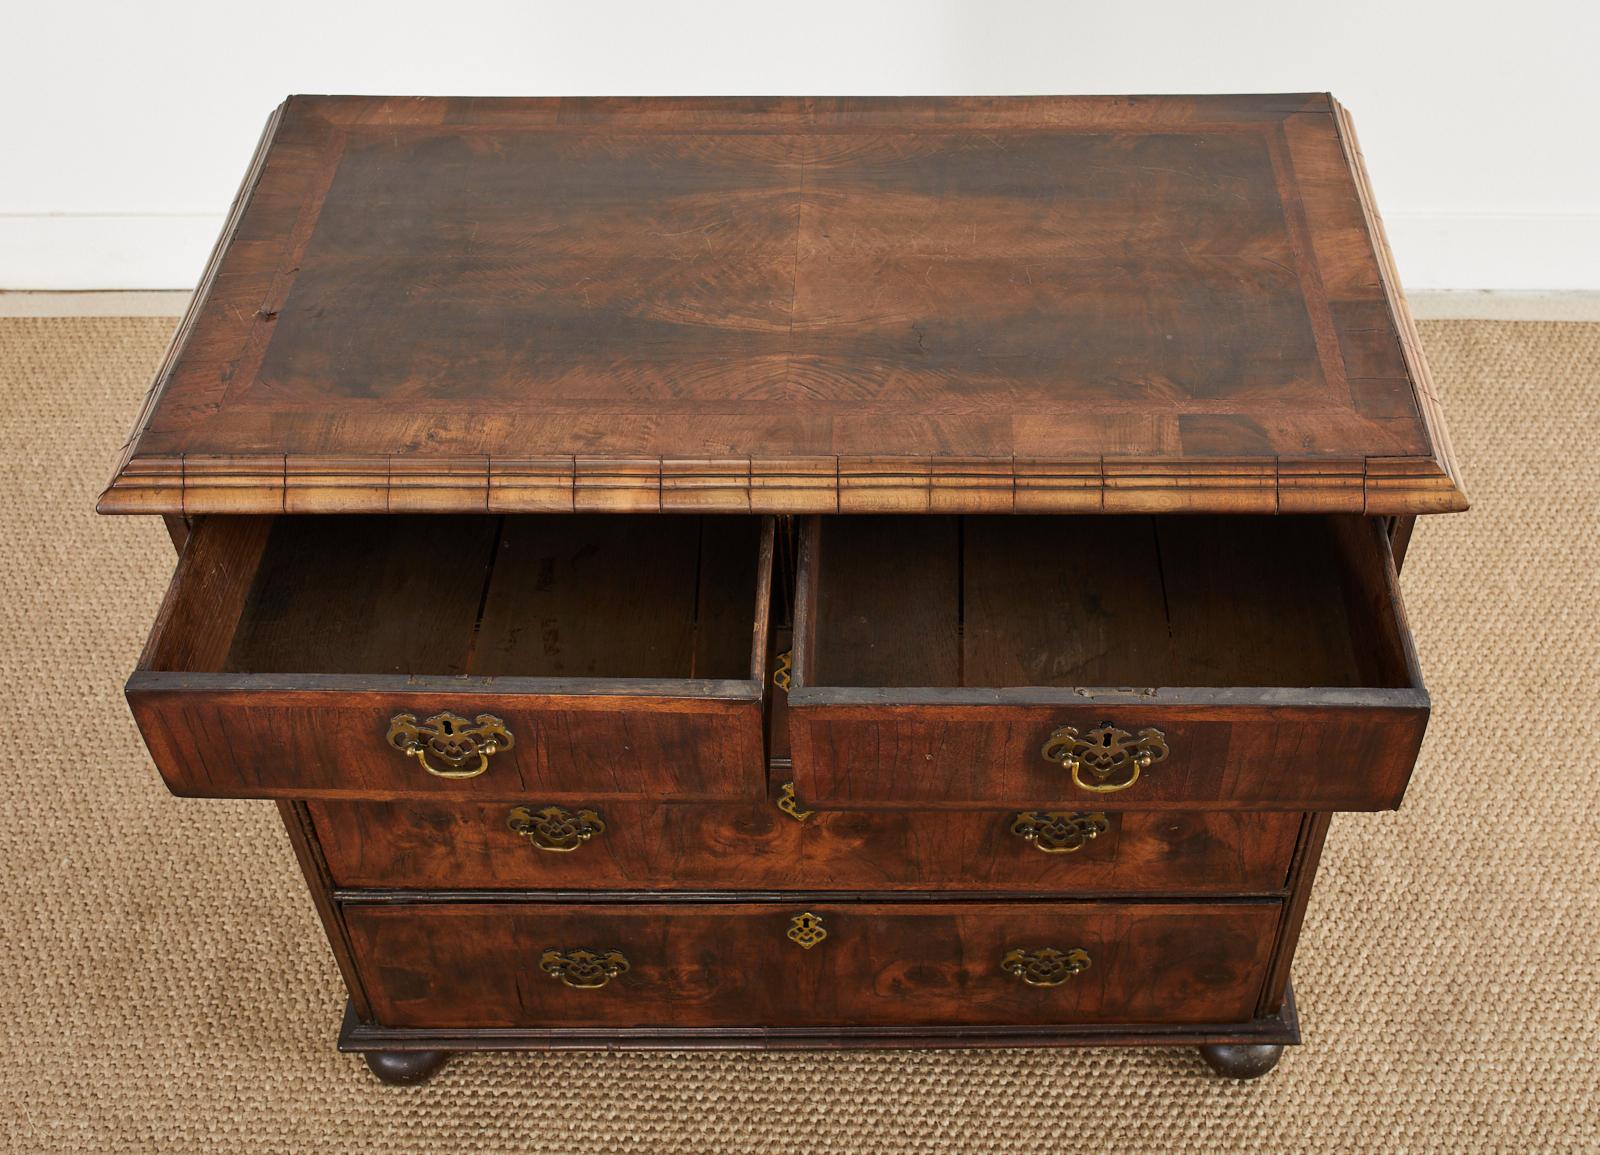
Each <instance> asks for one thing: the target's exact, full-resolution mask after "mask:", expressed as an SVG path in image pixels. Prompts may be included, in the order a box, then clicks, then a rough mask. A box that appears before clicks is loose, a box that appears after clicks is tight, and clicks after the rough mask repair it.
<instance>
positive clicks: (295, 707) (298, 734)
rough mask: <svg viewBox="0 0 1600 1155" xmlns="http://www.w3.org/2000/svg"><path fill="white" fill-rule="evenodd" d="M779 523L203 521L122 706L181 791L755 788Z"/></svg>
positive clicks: (694, 793)
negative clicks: (776, 526)
mask: <svg viewBox="0 0 1600 1155" xmlns="http://www.w3.org/2000/svg"><path fill="white" fill-rule="evenodd" d="M772 534H773V527H772V522H771V520H770V519H762V518H755V517H717V518H711V517H708V518H698V517H682V518H676V517H671V518H669V517H631V516H608V517H585V516H548V517H546V516H507V517H491V516H483V517H470V516H469V517H454V516H452V517H444V516H435V517H401V516H390V517H364V516H348V517H278V518H270V517H263V518H251V517H213V518H208V519H206V520H204V521H202V522H201V523H200V524H199V525H198V526H197V527H196V529H195V532H194V533H193V535H192V536H191V537H190V539H189V542H188V544H187V545H186V546H185V548H184V552H183V557H182V559H181V560H180V561H179V563H178V570H177V573H176V575H175V576H174V577H173V581H172V586H171V589H170V590H169V591H168V593H167V598H166V601H165V602H164V604H163V605H162V608H161V612H160V615H159V617H158V619H157V622H156V626H155V629H154V632H153V633H152V635H151V638H150V641H149V643H148V645H147V646H146V648H145V652H144V655H143V657H142V658H141V660H140V665H139V669H138V671H137V672H136V673H135V674H134V675H133V677H132V678H131V679H129V681H128V685H127V694H128V701H129V704H130V705H131V706H132V708H133V714H134V717H135V719H136V720H137V721H138V724H139V728H140V730H141V731H142V732H143V734H144V738H145V743H146V744H147V745H148V747H149V749H150V754H151V757H152V758H154V760H155V763H156V765H157V766H158V767H159V768H160V770H161V773H162V775H163V776H164V777H165V778H166V780H167V784H168V786H169V787H171V789H172V790H173V792H174V793H177V794H192V795H212V796H222V797H337V796H363V797H371V798H377V797H396V796H405V795H415V796H422V797H436V796H441V795H449V796H463V795H475V796H489V795H493V796H504V795H506V794H507V792H510V793H511V794H513V795H516V794H520V793H523V792H529V793H533V794H537V795H538V796H539V797H540V798H541V799H547V798H548V799H554V800H557V801H560V800H563V799H568V798H573V799H593V798H596V797H613V798H652V799H653V798H662V797H670V798H689V799H693V798H704V799H712V798H760V797H763V796H764V792H765V787H766V764H765V744H764V742H763V738H762V720H761V719H762V708H761V699H762V687H763V675H764V672H765V669H766V646H767V635H768V628H767V625H768V614H769V609H770V591H771V585H772V550H773V543H772Z"/></svg>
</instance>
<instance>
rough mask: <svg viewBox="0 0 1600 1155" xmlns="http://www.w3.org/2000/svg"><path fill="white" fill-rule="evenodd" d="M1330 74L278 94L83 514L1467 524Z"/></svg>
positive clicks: (1434, 406)
mask: <svg viewBox="0 0 1600 1155" xmlns="http://www.w3.org/2000/svg"><path fill="white" fill-rule="evenodd" d="M1412 330H1413V327H1412V326H1411V325H1410V323H1409V318H1408V317H1407V315H1406V314H1405V312H1404V305H1403V301H1402V300H1401V299H1400V296H1399V288H1398V282H1397V281H1396V279H1395V278H1394V275H1393V269H1392V262H1391V261H1390V259H1389V257H1388V253H1387V248H1386V246H1385V245H1384V243H1383V241H1382V238H1381V231H1380V226H1379V224H1378V221H1377V216H1376V212H1375V210H1374V209H1373V207H1372V202H1371V197H1370V191H1369V190H1368V189H1367V188H1366V184H1365V176H1364V172H1363V171H1362V169H1361V165H1360V159H1359V153H1358V152H1356V151H1355V150H1354V145H1353V137H1352V136H1350V134H1349V130H1348V122H1347V119H1346V118H1345V117H1344V113H1343V110H1342V109H1339V108H1338V106H1337V105H1336V104H1335V103H1334V102H1333V101H1332V100H1331V98H1329V97H1327V96H1326V95H1291V96H1258V97H1145V98H1108V97H1086V98H1073V97H1025V98H905V99H860V98H839V99H800V98H784V99H753V98H741V99H684V98H672V99H659V100H582V99H562V100H500V99H497V100H469V99H409V98H408V99H401V98H355V97H293V98H291V99H290V100H289V101H288V102H287V103H286V104H285V105H284V106H283V108H282V109H281V110H280V111H279V112H278V113H277V114H275V115H274V118H273V121H272V123H271V124H270V125H269V128H268V132H267V134H266V136H265V137H264V140H263V145H262V148H261V150H260V152H259V153H258V155H257V157H256V160H255V161H254V163H253V165H252V168H251V172H250V175H249V176H248V178H247V180H246V183H245V186H244V188H243V189H242V191H241V195H240V200H239V202H238V205H237V207H236V211H235V213H234V214H233V215H232V216H230V218H229V222H228V226H227V229H226V231H225V233H224V236H223V238H222V240H221V241H220V242H219V245H218V249H217V251H216V253H215V255H214V257H213V260H212V262H211V264H210V266H209V267H208V269H207V273H206V276H205V279H204V281H203V283H202V288H201V294H200V297H199V299H198V300H197V303H196V305H195V308H194V310H193V313H192V315H191V317H190V318H189V319H188V320H186V321H185V323H184V325H183V326H182V328H181V330H180V334H179V337H178V339H177V340H176V341H175V343H174V346H173V351H172V355H171V356H170V357H169V359H168V361H167V362H166V363H165V364H164V365H163V367H162V369H161V371H160V373H159V375H158V377H157V379H156V381H155V382H154V384H153V387H152V392H151V395H150V400H149V402H148V404H147V405H146V407H145V409H144V411H143V412H142V413H141V415H140V418H139V420H138V423H137V425H136V428H135V430H134V433H133V436H132V437H131V438H130V442H129V445H128V447H127V449H126V451H125V453H124V455H123V457H122V459H121V460H120V461H119V464H118V468H117V472H116V475H115V477H114V478H113V481H112V483H111V485H110V487H109V488H108V489H107V491H106V492H105V494H104V495H103V496H102V498H101V508H102V509H104V510H106V511H110V512H162V513H186V514H189V515H191V516H192V515H195V514H201V513H209V512H221V511H236V512H244V511H252V512H280V511H284V510H291V511H295V512H312V511H327V512H347V511H351V510H356V509H360V510H367V511H379V510H386V511H408V510H409V511H429V512H480V513H481V512H484V511H486V510H489V511H495V510H507V511H510V510H552V511H555V510H568V511H570V510H580V511H581V510H593V511H597V512H602V511H618V510H631V511H647V512H655V511H662V510H698V511H702V512H749V511H757V512H783V513H792V512H835V511H857V512H888V511H903V512H926V511H930V510H931V511H937V512H953V513H963V512H995V511H1005V510H1009V509H1013V508H1015V509H1018V510H1033V511H1037V512H1098V511H1101V510H1105V511H1110V512H1115V511H1122V512H1157V511H1163V510H1237V511H1251V512H1273V511H1277V510H1301V511H1313V510H1333V509H1339V510H1346V511H1355V512H1360V511H1362V510H1366V511H1368V512H1374V513H1378V512H1381V513H1407V512H1433V511H1438V510H1444V509H1458V508H1464V505H1465V502H1464V498H1463V497H1462V495H1461V492H1460V487H1459V483H1458V477H1457V471H1456V470H1455V467H1454V462H1453V458H1452V457H1451V456H1450V453H1449V443H1448V438H1447V436H1446V435H1445V433H1444V428H1443V425H1442V421H1441V420H1440V418H1439V413H1438V405H1437V401H1436V399H1435V398H1434V396H1433V393H1432V387H1431V385H1430V384H1429V383H1428V381H1427V378H1426V370H1425V366H1424V365H1423V363H1422V361H1421V359H1420V354H1419V353H1418V352H1417V350H1416V347H1415V341H1414V333H1413V331H1412Z"/></svg>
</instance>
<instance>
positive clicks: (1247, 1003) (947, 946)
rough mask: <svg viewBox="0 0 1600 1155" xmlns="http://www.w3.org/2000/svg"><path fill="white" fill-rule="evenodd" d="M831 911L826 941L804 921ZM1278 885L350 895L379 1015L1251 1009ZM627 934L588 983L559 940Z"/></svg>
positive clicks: (350, 913)
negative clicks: (1078, 965) (712, 900)
mask: <svg viewBox="0 0 1600 1155" xmlns="http://www.w3.org/2000/svg"><path fill="white" fill-rule="evenodd" d="M802 911H811V912H813V913H816V914H819V915H820V916H821V918H822V920H823V924H824V926H825V927H826V928H827V931H828V937H827V938H826V939H825V940H824V941H823V942H821V943H820V944H818V945H817V946H816V947H814V948H813V949H811V950H802V949H801V948H800V947H799V946H797V945H795V943H793V942H791V941H790V940H789V939H788V938H787V931H788V929H789V926H790V920H791V919H792V918H793V917H794V916H795V915H796V914H799V913H800V912H802ZM1278 912H1279V904H1278V903H1277V902H1268V901H1256V902H1235V903H1229V904H1207V903H1186V904H1159V903H1149V904H1133V903H1127V904H1116V903H1098V904H1091V903H1082V904H1077V903H1042V902H1016V903H961V904H934V903H917V904H889V903H849V904H843V903H841V904H829V903H827V902H821V903H819V902H816V901H815V900H814V899H812V898H806V899H798V898H797V900H796V901H795V902H794V903H792V904H783V905H776V904H755V903H752V904H743V903H729V904H716V905H713V904H706V905H692V906H690V905H678V906H668V905H664V904H651V903H648V902H631V903H628V904H626V905H609V904H608V905H602V904H591V905H582V904H577V905H565V904H544V903H537V904H536V903H514V902H513V903H481V902H463V903H431V904H414V905H406V904H381V905H367V904H362V903H348V904H347V905H346V907H345V919H346V924H347V926H348V928H349V932H350V937H351V941H352V944H353V946H354V949H355V955H356V958H357V959H358V962H359V966H360V970H361V975H362V979H363V982H364V984H365V986H366V988H367V990H368V992H369V994H370V996H371V999H372V1009H373V1013H374V1016H375V1018H376V1020H377V1022H378V1023H380V1024H383V1025H386V1026H396V1027H485V1028H497V1027H518V1026H540V1027H591V1028H594V1027H640V1026H649V1025H660V1026H713V1025H724V1024H725V1025H730V1026H750V1025H769V1026H803V1025H845V1024H849V1025H862V1026H870V1025H927V1026H939V1025H974V1026H976V1025H984V1024H1014V1023H1019V1022H1028V1023H1035V1024H1047V1023H1092V1022H1099V1023H1111V1022H1115V1023H1128V1024H1136V1023H1162V1024H1175V1023H1203V1022H1230V1021H1231V1022H1245V1021H1248V1020H1251V1019H1253V1018H1254V1017H1255V1007H1256V1002H1257V999H1258V997H1259V994H1260V990H1261V984H1262V981H1263V979H1264V977H1265V973H1266V968H1267V962H1268V958H1269V956H1270V953H1271V947H1272V931H1273V928H1274V926H1275V925H1276V923H1277V921H1278ZM1046 946H1054V947H1056V948H1058V949H1062V950H1067V949H1072V948H1080V949H1083V950H1086V951H1088V953H1089V955H1090V958H1091V960H1092V961H1091V965H1090V967H1089V969H1088V970H1086V971H1084V972H1083V973H1082V974H1080V975H1077V976H1075V977H1074V978H1072V979H1069V980H1068V981H1067V982H1065V983H1063V984H1061V985H1060V986H1056V987H1033V986H1028V985H1026V984H1025V983H1023V982H1021V981H1020V980H1019V979H1017V978H1016V977H1015V976H1013V975H1009V974H1006V973H1005V972H1003V971H1002V970H1001V969H1000V960H1001V958H1002V957H1003V956H1004V955H1005V954H1006V952H1007V951H1008V950H1010V949H1012V948H1013V947H1024V948H1028V949H1037V948H1039V947H1046ZM552 948H554V949H562V950H571V949H573V948H587V949H598V950H602V951H605V950H618V951H621V952H622V953H623V955H624V956H625V957H626V958H627V960H628V964H629V969H628V971H627V973H626V974H623V975H620V976H618V977H617V978H615V979H612V980H611V981H610V982H609V983H607V984H606V985H605V986H604V987H602V988H600V989H597V990H574V989H572V988H570V987H567V986H565V985H563V984H562V983H561V982H560V981H559V980H557V979H555V978H552V977H551V976H549V975H547V974H544V973H542V972H541V971H540V970H539V960H540V957H541V956H542V954H543V952H544V951H545V950H548V949H552Z"/></svg>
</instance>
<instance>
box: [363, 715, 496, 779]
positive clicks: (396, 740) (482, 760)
mask: <svg viewBox="0 0 1600 1155" xmlns="http://www.w3.org/2000/svg"><path fill="white" fill-rule="evenodd" d="M387 737H388V741H389V745H391V746H393V747H394V748H395V749H396V750H398V751H400V752H401V753H402V754H404V755H406V756H407V757H408V758H415V759H416V760H417V761H418V762H420V763H421V764H422V768H423V769H424V770H426V771H427V772H428V773H429V774H432V775H433V776H434V777H435V778H476V777H477V776H478V775H479V774H482V773H483V772H484V771H485V770H487V769H488V768H489V758H490V757H491V756H492V755H494V754H496V753H498V752H499V751H501V750H509V749H511V747H512V746H513V745H514V740H513V739H512V737H511V731H510V730H507V729H506V724H505V723H504V722H502V721H501V720H500V719H499V718H496V717H495V716H494V715H493V714H479V715H478V716H477V718H475V719H473V720H472V721H471V722H469V721H467V720H466V719H465V718H463V717H462V716H461V715H460V714H452V713H451V712H450V711H449V710H445V711H443V712H441V713H438V714H435V715H433V716H432V717H431V718H429V719H428V720H427V721H426V722H418V721H417V716H416V715H415V714H396V715H395V716H394V717H393V718H390V719H389V733H388V735H387ZM430 757H432V758H435V759H437V760H438V761H439V762H441V763H443V764H444V766H446V767H449V769H440V768H439V767H437V766H434V765H433V764H432V763H430V762H429V761H428V759H429V758H430ZM474 759H476V764H475V765H472V766H468V765H467V764H468V763H469V762H473V760H474ZM464 766H465V767H467V768H466V769H462V767H464Z"/></svg>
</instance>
